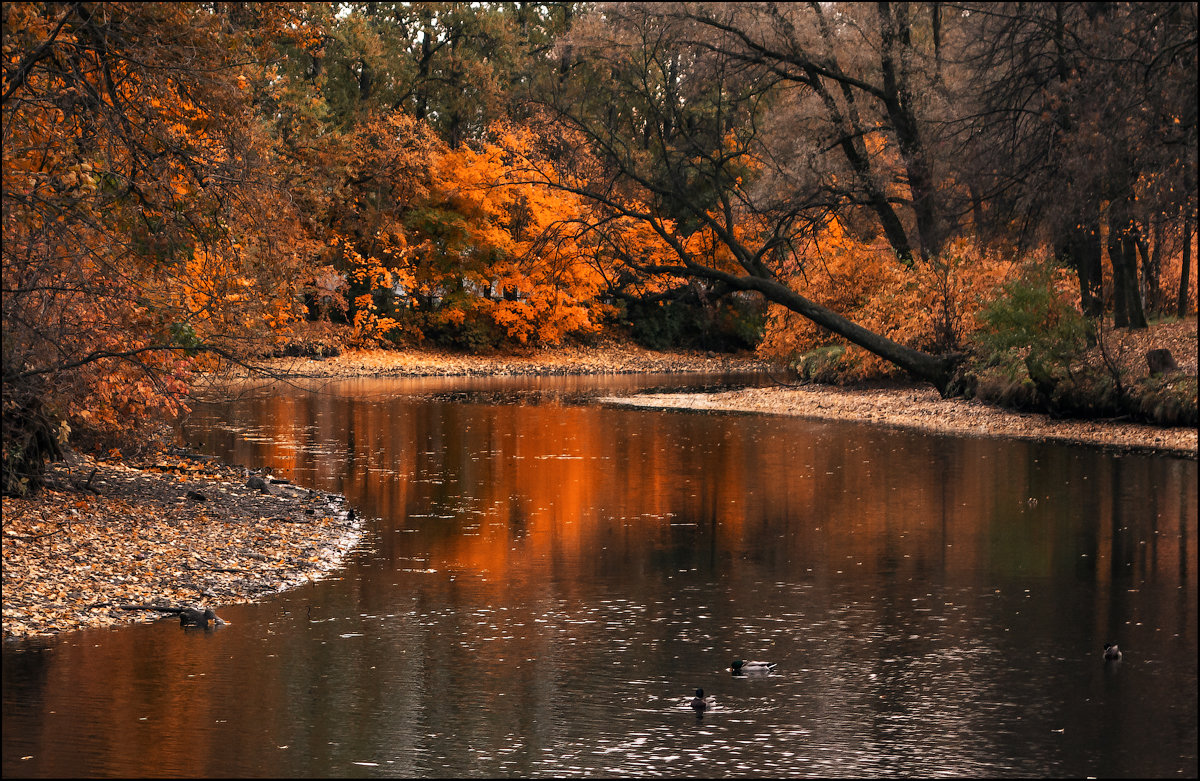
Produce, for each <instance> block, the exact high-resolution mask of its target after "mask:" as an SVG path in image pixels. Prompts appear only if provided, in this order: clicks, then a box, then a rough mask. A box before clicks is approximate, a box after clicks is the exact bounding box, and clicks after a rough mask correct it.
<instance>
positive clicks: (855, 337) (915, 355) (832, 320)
mask: <svg viewBox="0 0 1200 781" xmlns="http://www.w3.org/2000/svg"><path fill="white" fill-rule="evenodd" d="M725 281H726V282H729V283H730V284H731V285H732V286H734V287H739V288H741V289H743V290H757V291H758V292H760V293H762V294H763V295H764V296H765V297H766V298H767V299H768V300H770V301H774V302H775V303H777V304H781V305H783V306H785V307H787V308H788V309H790V310H792V311H793V312H795V313H797V314H799V315H802V316H804V317H806V318H808V319H809V320H812V321H813V322H814V323H816V324H817V325H819V326H822V327H824V328H828V329H829V330H830V331H832V332H833V333H835V334H837V335H838V336H841V337H842V338H844V339H846V340H847V341H848V342H851V343H853V344H856V345H858V346H859V347H861V348H863V349H864V350H867V351H868V352H871V353H873V354H875V355H878V356H879V357H880V358H883V359H884V360H886V361H889V362H891V363H893V364H895V365H896V366H899V367H900V368H901V369H904V370H905V371H906V372H908V373H909V374H910V375H912V376H913V377H915V378H916V379H918V380H922V381H924V382H928V383H930V384H931V385H933V386H934V387H935V388H937V390H938V393H940V394H941V395H942V396H943V397H946V396H950V395H953V394H954V393H955V391H956V389H955V387H954V377H955V371H956V369H957V368H958V365H959V363H960V362H961V360H962V355H961V354H959V353H949V354H946V355H931V354H929V353H926V352H922V351H920V350H914V349H913V348H911V347H905V346H904V345H902V344H900V343H899V342H893V341H892V340H891V339H888V338H887V337H886V336H882V335H880V334H877V333H875V332H874V331H870V330H868V329H866V328H863V327H862V326H861V325H859V324H857V323H855V322H852V321H851V320H847V319H846V318H845V317H842V316H841V315H839V314H838V313H837V312H834V311H833V310H831V309H826V308H825V307H823V306H821V305H820V304H818V303H816V302H815V301H811V300H809V299H807V298H805V297H804V296H802V295H800V294H799V293H797V292H796V291H794V290H792V289H791V288H789V287H787V286H786V285H783V284H782V283H780V282H777V281H776V280H773V279H766V278H763V277H755V276H745V277H736V278H733V279H730V278H725Z"/></svg>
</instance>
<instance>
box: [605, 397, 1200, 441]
mask: <svg viewBox="0 0 1200 781" xmlns="http://www.w3.org/2000/svg"><path fill="white" fill-rule="evenodd" d="M600 401H601V402H602V403H606V404H616V405H623V406H630V407H640V408H643V409H682V410H697V411H719V412H750V413H765V414H771V415H790V416H797V417H804V418H811V419H816V420H840V421H857V422H863V423H870V424H873V425H882V426H891V427H896V428H907V429H915V430H919V431H926V432H931V433H938V434H953V435H961V436H982V437H1005V438H1011V439H1027V440H1035V441H1042V442H1050V441H1055V442H1064V443H1073V444H1084V445H1097V446H1102V447H1106V448H1110V449H1115V450H1120V451H1124V452H1143V453H1155V454H1160V455H1168V456H1176V457H1180V458H1191V459H1195V458H1196V457H1197V436H1196V429H1194V428H1182V427H1176V428H1167V427H1162V426H1150V425H1146V424H1140V423H1130V422H1125V421H1095V420H1056V419H1054V418H1051V417H1050V416H1049V415H1039V414H1034V413H1023V412H1014V411H1011V410H1004V409H1000V408H998V407H993V406H990V405H987V404H984V403H982V402H980V401H977V400H964V399H943V398H941V397H940V396H939V395H938V394H937V392H936V391H935V390H933V388H929V387H923V386H916V385H911V386H910V385H904V386H892V387H873V388H872V387H864V388H830V387H828V386H816V385H807V386H801V387H791V388H789V387H770V388H746V389H743V390H737V391H727V392H724V393H710V394H696V393H671V394H643V395H639V396H624V397H606V398H602V399H600Z"/></svg>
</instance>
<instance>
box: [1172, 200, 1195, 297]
mask: <svg viewBox="0 0 1200 781" xmlns="http://www.w3.org/2000/svg"><path fill="white" fill-rule="evenodd" d="M1191 273H1192V226H1191V220H1190V219H1189V218H1188V217H1184V218H1183V268H1182V269H1181V270H1180V273H1179V298H1178V299H1177V302H1176V306H1175V313H1176V314H1177V315H1178V316H1179V317H1187V311H1188V286H1189V284H1190V282H1191V280H1190V279H1189V277H1190V276H1191Z"/></svg>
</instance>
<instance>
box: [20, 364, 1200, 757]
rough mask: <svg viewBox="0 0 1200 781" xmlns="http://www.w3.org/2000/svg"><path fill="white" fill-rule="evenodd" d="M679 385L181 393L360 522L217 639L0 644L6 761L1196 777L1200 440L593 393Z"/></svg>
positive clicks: (162, 630) (107, 636)
mask: <svg viewBox="0 0 1200 781" xmlns="http://www.w3.org/2000/svg"><path fill="white" fill-rule="evenodd" d="M705 381H706V382H712V381H713V379H712V378H709V379H707V380H705ZM690 382H700V380H680V379H678V378H669V377H615V378H614V377H608V378H587V377H583V378H555V379H508V380H498V379H489V380H464V379H457V380H386V381H385V380H355V381H348V382H341V383H336V384H327V385H321V386H319V387H318V390H317V391H301V390H296V389H286V388H284V389H273V390H269V391H259V392H256V393H252V394H247V395H246V396H244V397H243V398H241V399H239V400H237V401H234V402H230V403H222V404H210V405H202V406H201V407H199V408H198V409H197V410H196V411H195V412H194V413H193V414H192V416H191V419H190V421H189V422H188V426H187V437H188V439H189V440H190V442H191V443H192V444H193V445H195V446H196V447H198V448H200V449H203V450H205V451H207V452H211V453H215V454H219V455H221V456H222V457H224V458H226V459H228V460H230V461H232V462H235V463H244V464H247V465H252V466H261V465H264V464H269V465H272V466H273V467H274V469H275V471H276V473H277V474H280V475H283V476H287V477H290V478H292V479H294V480H296V481H297V482H300V483H302V484H306V485H312V486H315V487H320V488H322V489H324V490H330V491H338V492H342V493H345V494H346V495H347V496H348V497H349V499H350V501H351V502H352V503H353V504H354V505H355V506H356V507H358V508H359V509H360V510H361V511H362V512H364V513H366V514H367V515H368V516H370V517H371V518H372V519H373V520H372V521H371V522H370V523H369V524H368V530H367V536H366V538H365V540H364V543H363V545H362V546H361V547H360V548H359V549H358V550H357V551H356V552H355V553H354V554H353V555H352V556H351V559H350V561H349V563H348V566H347V568H346V569H345V570H344V571H343V572H342V573H341V574H340V576H339V577H336V578H334V579H331V580H327V581H323V582H319V583H316V584H314V585H311V586H305V587H303V588H300V589H297V590H295V591H292V592H288V593H285V594H282V595H278V596H276V597H273V598H270V599H268V600H267V601H265V602H263V603H261V604H257V605H243V606H236V607H228V608H225V609H223V610H222V611H221V612H222V615H224V616H225V617H226V618H227V619H229V620H230V621H231V625H230V626H227V627H224V628H222V629H220V630H219V631H215V632H209V633H203V632H184V631H182V630H180V628H179V627H178V624H177V623H172V622H170V621H162V622H158V623H154V624H142V625H136V626H129V627H125V628H121V629H119V630H98V631H86V632H79V633H73V634H69V635H66V636H64V637H62V638H60V639H57V640H53V641H50V642H47V643H6V644H5V647H4V651H3V683H4V714H3V728H4V729H3V735H4V753H3V767H4V774H5V775H6V776H11V775H40V776H56V775H57V776H63V775H120V776H147V775H154V776H164V775H166V776H172V775H173V776H180V775H185V776H202V775H209V776H212V775H234V776H279V775H282V776H300V775H303V776H330V775H335V776H429V777H448V778H449V777H461V776H471V777H480V776H487V777H493V776H533V777H539V776H572V775H577V776H599V775H603V776H615V775H633V776H648V775H667V776H780V775H786V776H806V775H812V776H841V777H847V776H864V775H866V776H912V775H999V776H1030V775H1050V776H1084V775H1093V776H1137V777H1141V776H1172V775H1181V776H1193V777H1194V776H1195V775H1196V774H1197V759H1196V747H1197V698H1196V692H1197V674H1196V658H1197V657H1196V654H1197V642H1196V640H1197V632H1196V623H1197V621H1196V614H1197V600H1196V580H1195V578H1196V564H1197V545H1196V534H1197V510H1196V504H1197V493H1196V478H1197V469H1196V462H1194V461H1187V460H1180V459H1172V458H1162V457H1147V456H1117V455H1114V454H1111V453H1107V452H1104V451H1100V450H1097V449H1092V448H1084V447H1070V446H1064V445H1057V444H1055V445H1051V444H1038V443H1028V442H1009V441H1003V440H991V439H971V438H955V437H946V436H935V435H925V434H918V433H912V432H902V431H897V430H888V429H880V428H875V427H871V426H866V425H857V424H837V423H829V422H812V421H804V420H800V419H794V418H777V417H770V416H755V415H745V414H706V413H688V412H678V411H675V412H671V411H647V410H637V409H625V408H616V407H604V406H598V405H597V404H595V403H594V401H593V399H594V397H595V396H597V395H608V394H611V393H613V392H614V391H616V392H627V391H632V390H635V389H637V388H638V387H647V386H649V387H662V386H665V385H671V384H676V385H678V384H686V383H690ZM1105 641H1116V642H1119V643H1120V645H1121V648H1122V649H1123V650H1124V651H1125V658H1124V659H1123V660H1122V661H1121V662H1120V663H1117V664H1106V663H1104V662H1103V661H1102V659H1101V647H1102V645H1103V643H1104V642H1105ZM734 658H764V659H769V660H771V661H775V662H777V663H778V665H779V666H778V670H777V673H776V674H774V675H771V676H765V677H740V678H738V677H734V676H731V675H730V674H729V673H728V672H727V671H726V669H725V668H727V667H728V666H729V663H730V661H731V660H732V659H734ZM697 687H702V688H704V690H705V692H706V693H708V694H712V695H715V696H716V698H717V707H716V709H715V710H712V711H710V712H708V713H706V714H704V715H703V716H701V717H697V715H696V714H695V713H694V712H693V711H692V710H691V709H690V708H689V707H688V701H689V700H690V698H691V696H692V693H693V690H694V689H695V688H697Z"/></svg>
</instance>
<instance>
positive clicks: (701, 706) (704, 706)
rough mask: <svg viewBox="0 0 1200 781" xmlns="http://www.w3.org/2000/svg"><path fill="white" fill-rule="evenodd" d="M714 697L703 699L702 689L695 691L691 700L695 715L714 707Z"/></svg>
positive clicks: (715, 699)
mask: <svg viewBox="0 0 1200 781" xmlns="http://www.w3.org/2000/svg"><path fill="white" fill-rule="evenodd" d="M716 704H717V698H716V697H711V696H710V697H705V696H704V689H696V696H695V697H693V698H692V707H693V708H694V709H695V710H696V712H697V713H704V711H706V710H708V709H709V708H713V707H716Z"/></svg>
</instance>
